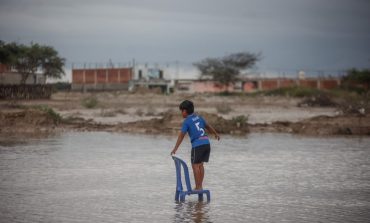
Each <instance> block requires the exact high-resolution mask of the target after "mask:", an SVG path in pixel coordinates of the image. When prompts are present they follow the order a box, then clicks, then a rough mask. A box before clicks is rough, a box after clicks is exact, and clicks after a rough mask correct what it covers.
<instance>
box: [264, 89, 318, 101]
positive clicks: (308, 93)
mask: <svg viewBox="0 0 370 223" xmlns="http://www.w3.org/2000/svg"><path fill="white" fill-rule="evenodd" d="M260 94H263V95H266V96H287V97H299V98H303V97H313V96H318V95H320V94H325V93H324V92H323V91H321V90H318V89H314V88H307V87H286V88H278V89H274V90H269V91H264V92H260Z"/></svg>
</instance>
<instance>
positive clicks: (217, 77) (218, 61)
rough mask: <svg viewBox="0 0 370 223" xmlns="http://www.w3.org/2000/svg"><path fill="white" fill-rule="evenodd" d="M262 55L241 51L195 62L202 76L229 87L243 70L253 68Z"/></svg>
mask: <svg viewBox="0 0 370 223" xmlns="http://www.w3.org/2000/svg"><path fill="white" fill-rule="evenodd" d="M260 57H261V56H260V54H254V53H248V52H240V53H234V54H230V55H227V56H224V57H221V58H206V59H204V60H202V61H200V62H197V63H194V66H196V67H197V68H198V69H199V71H200V72H201V75H202V76H210V77H212V79H213V80H214V81H217V82H219V83H221V84H224V85H226V87H228V86H229V85H230V84H231V83H234V82H235V81H237V80H238V77H239V75H240V72H241V71H242V70H245V69H249V68H252V67H253V66H254V65H255V64H256V62H257V61H259V60H260ZM226 89H227V88H226Z"/></svg>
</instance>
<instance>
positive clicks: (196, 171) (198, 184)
mask: <svg viewBox="0 0 370 223" xmlns="http://www.w3.org/2000/svg"><path fill="white" fill-rule="evenodd" d="M200 165H201V164H200V163H194V164H192V165H191V166H192V167H193V173H194V181H195V189H201V186H202V185H201V170H200Z"/></svg>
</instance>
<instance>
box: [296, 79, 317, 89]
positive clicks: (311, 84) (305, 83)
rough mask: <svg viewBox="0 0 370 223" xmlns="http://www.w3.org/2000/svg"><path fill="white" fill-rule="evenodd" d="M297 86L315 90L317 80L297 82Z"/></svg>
mask: <svg viewBox="0 0 370 223" xmlns="http://www.w3.org/2000/svg"><path fill="white" fill-rule="evenodd" d="M299 86H301V87H309V88H317V80H299Z"/></svg>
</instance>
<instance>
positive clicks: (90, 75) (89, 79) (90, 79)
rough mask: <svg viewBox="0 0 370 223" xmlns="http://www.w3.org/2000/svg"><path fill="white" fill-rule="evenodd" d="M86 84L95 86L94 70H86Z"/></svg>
mask: <svg viewBox="0 0 370 223" xmlns="http://www.w3.org/2000/svg"><path fill="white" fill-rule="evenodd" d="M85 83H86V84H94V83H95V72H94V70H85Z"/></svg>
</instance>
